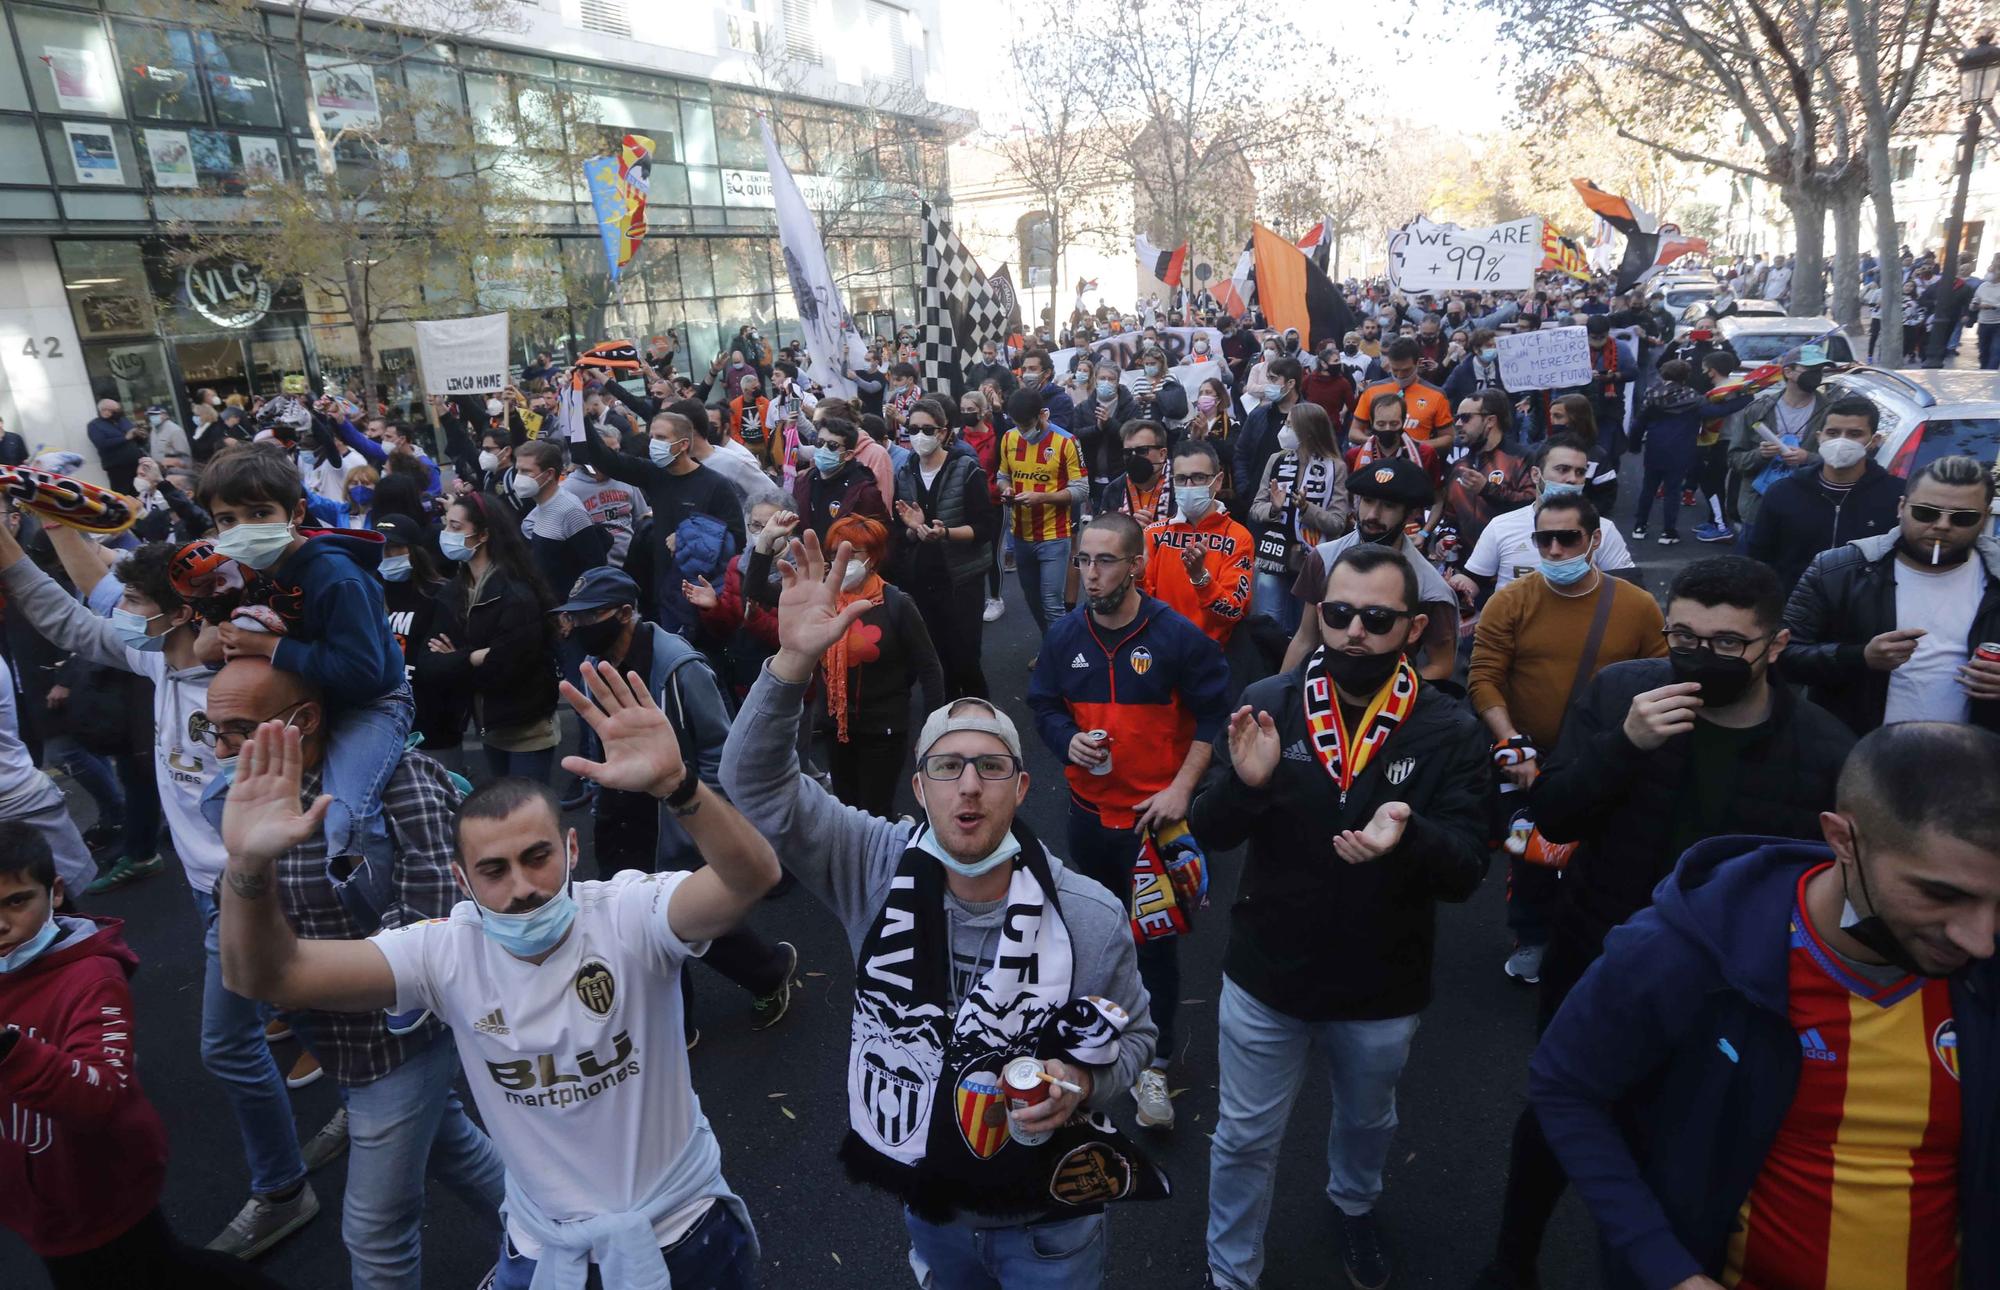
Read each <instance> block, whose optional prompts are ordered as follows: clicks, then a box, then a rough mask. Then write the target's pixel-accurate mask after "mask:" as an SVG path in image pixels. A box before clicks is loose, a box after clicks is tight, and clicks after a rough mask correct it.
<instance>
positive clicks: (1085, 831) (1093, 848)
mask: <svg viewBox="0 0 2000 1290" xmlns="http://www.w3.org/2000/svg"><path fill="white" fill-rule="evenodd" d="M1138 858H1139V835H1138V834H1136V833H1134V832H1132V830H1131V829H1129V828H1125V829H1112V828H1106V827H1105V826H1104V823H1103V821H1102V820H1100V819H1099V818H1098V817H1097V816H1096V815H1095V814H1094V813H1092V812H1090V811H1086V810H1084V809H1083V808H1082V807H1080V806H1078V805H1077V804H1076V803H1075V802H1071V803H1070V806H1069V863H1070V866H1071V867H1072V868H1074V869H1076V870H1078V871H1079V872H1081V873H1083V874H1084V875H1086V876H1087V877H1090V878H1094V879H1096V880H1097V882H1098V883H1099V884H1100V885H1102V886H1103V888H1104V889H1105V890H1106V891H1108V892H1110V893H1111V898H1112V899H1113V900H1115V901H1117V902H1118V904H1119V906H1120V908H1124V909H1130V908H1131V906H1132V862H1133V861H1135V860H1137V859H1138ZM1180 954H1181V938H1180V937H1178V936H1167V937H1163V938H1161V939H1159V940H1154V941H1146V942H1144V943H1143V944H1141V945H1140V946H1139V947H1138V959H1139V981H1140V983H1141V984H1143V985H1144V986H1145V987H1146V997H1147V998H1148V999H1149V1000H1150V1001H1151V1003H1150V1006H1151V1010H1152V1014H1153V1024H1154V1025H1155V1026H1158V1027H1159V1032H1160V1033H1159V1036H1158V1038H1157V1039H1156V1040H1155V1041H1154V1045H1153V1062H1152V1064H1153V1065H1154V1066H1157V1067H1159V1068H1161V1069H1165V1068H1166V1067H1167V1065H1168V1064H1169V1063H1171V1062H1172V1061H1173V1058H1174V1016H1175V1014H1177V1013H1178V1012H1179V1011H1180V1004H1181V957H1180Z"/></svg>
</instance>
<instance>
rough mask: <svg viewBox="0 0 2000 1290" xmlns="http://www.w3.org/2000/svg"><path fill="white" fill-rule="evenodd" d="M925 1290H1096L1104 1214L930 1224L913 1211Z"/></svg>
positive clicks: (907, 1223) (913, 1258)
mask: <svg viewBox="0 0 2000 1290" xmlns="http://www.w3.org/2000/svg"><path fill="white" fill-rule="evenodd" d="M903 1226H904V1227H906V1228H908V1229H909V1232H910V1270H911V1271H912V1272H914V1273H916V1274H917V1285H918V1287H919V1288H920V1290H1094V1288H1095V1287H1098V1286H1102V1285H1103V1284H1104V1263H1105V1254H1106V1247H1107V1246H1108V1245H1109V1244H1110V1242H1109V1240H1108V1239H1107V1238H1106V1236H1105V1230H1104V1215H1103V1214H1101V1213H1099V1214H1085V1215H1084V1216H1083V1217H1081V1218H1070V1219H1061V1220H1058V1221H1056V1222H1050V1223H1029V1224H1023V1225H1021V1226H1018V1227H968V1226H965V1225H964V1224H962V1223H928V1222H925V1221H924V1220H923V1219H921V1218H918V1217H917V1216H916V1215H915V1214H912V1213H910V1212H909V1211H908V1210H904V1211H903Z"/></svg>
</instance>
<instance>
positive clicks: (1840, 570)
mask: <svg viewBox="0 0 2000 1290" xmlns="http://www.w3.org/2000/svg"><path fill="white" fill-rule="evenodd" d="M1897 536H1898V535H1897V533H1896V532H1895V531H1894V530H1891V531H1890V532H1887V533H1880V534H1877V535H1876V536H1874V537H1867V538H1857V539H1855V540H1854V541H1852V542H1849V543H1848V544H1847V545H1845V546H1839V547H1835V548H1834V549H1833V550H1831V551H1825V552H1822V553H1821V554H1820V555H1819V556H1818V557H1817V558H1816V559H1814V560H1813V562H1812V563H1811V564H1810V565H1808V566H1807V567H1806V572H1805V576H1804V577H1803V578H1800V579H1799V585H1798V586H1797V587H1795V588H1793V589H1792V598H1791V600H1790V601H1789V602H1788V603H1787V604H1786V605H1785V626H1786V627H1787V628H1788V629H1789V630H1790V631H1791V633H1792V643H1791V644H1790V645H1789V646H1788V647H1786V649H1785V654H1784V657H1783V658H1781V659H1779V660H1778V668H1779V670H1780V671H1782V672H1783V673H1784V674H1785V676H1786V677H1787V678H1788V679H1790V680H1792V681H1794V682H1797V683H1799V684H1801V685H1805V686H1808V687H1810V688H1809V689H1808V690H1807V694H1808V695H1809V696H1810V697H1811V698H1812V700H1813V702H1815V703H1817V704H1819V705H1820V706H1821V707H1823V708H1825V709H1826V710H1827V711H1828V712H1831V713H1833V715H1835V716H1836V717H1839V718H1840V719H1841V720H1842V721H1845V722H1846V723H1847V724H1848V725H1849V726H1851V727H1852V728H1853V729H1854V732H1855V733H1856V734H1867V733H1868V732H1869V731H1870V730H1873V729H1874V728H1875V727H1877V726H1879V725H1881V724H1882V714H1883V712H1884V711H1885V710H1886V709H1887V708H1888V706H1889V674H1888V673H1887V672H1878V671H1876V670H1875V669H1874V668H1872V667H1870V666H1868V664H1867V662H1866V661H1864V659H1863V658H1862V651H1863V650H1864V649H1866V648H1867V646H1868V642H1869V641H1871V640H1873V639H1875V637H1877V636H1880V635H1881V634H1882V633H1883V632H1887V631H1894V630H1895V629H1896V538H1897ZM1972 558H1973V559H1975V560H1978V561H1980V562H1982V563H1983V564H1984V565H1985V566H1986V589H1985V590H1984V591H1983V592H1982V593H1980V597H1979V608H1978V610H1977V611H1975V612H1974V614H1973V615H1972V632H1971V634H1970V635H1969V636H1968V637H1967V639H1966V642H1965V652H1966V653H1967V654H1970V653H1972V651H1973V650H1975V649H1977V648H1978V647H1979V645H1980V643H1981V642H1983V641H2000V540H1996V539H1994V538H1991V537H1982V538H1980V539H1979V544H1978V545H1977V546H1975V547H1974V548H1973V550H1972ZM1972 724H1974V725H1976V726H1984V727H1985V728H1986V729H1988V730H1993V731H2000V702H1996V701H1994V700H1986V701H1984V702H1977V701H1975V702H1974V703H1973V705H1972Z"/></svg>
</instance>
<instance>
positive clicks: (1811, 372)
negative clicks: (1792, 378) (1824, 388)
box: [1798, 367, 1825, 394]
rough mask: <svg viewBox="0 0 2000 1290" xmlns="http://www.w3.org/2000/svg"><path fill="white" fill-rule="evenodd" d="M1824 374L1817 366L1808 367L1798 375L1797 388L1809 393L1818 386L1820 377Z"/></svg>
mask: <svg viewBox="0 0 2000 1290" xmlns="http://www.w3.org/2000/svg"><path fill="white" fill-rule="evenodd" d="M1823 375H1825V373H1823V372H1821V371H1820V370H1819V369H1818V368H1817V367H1808V368H1807V369H1806V370H1805V371H1803V372H1800V373H1799V376H1798V382H1799V388H1800V389H1802V390H1804V391H1805V392H1806V393H1808V394H1810V393H1812V392H1813V391H1814V390H1817V389H1818V388H1819V380H1820V377H1821V376H1823Z"/></svg>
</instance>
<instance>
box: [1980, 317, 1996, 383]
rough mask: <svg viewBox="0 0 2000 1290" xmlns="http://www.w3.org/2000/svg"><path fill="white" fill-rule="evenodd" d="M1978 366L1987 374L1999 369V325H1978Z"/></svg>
mask: <svg viewBox="0 0 2000 1290" xmlns="http://www.w3.org/2000/svg"><path fill="white" fill-rule="evenodd" d="M1979 366H1980V367H1981V368H1982V369H1983V370H1985V371H1988V372H1991V371H1994V370H1996V369H2000V323H1980V324H1979Z"/></svg>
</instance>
